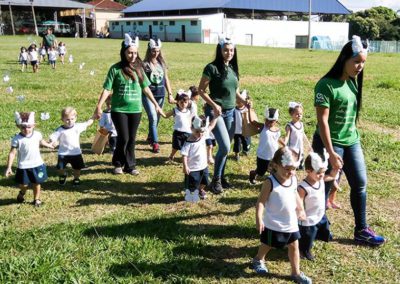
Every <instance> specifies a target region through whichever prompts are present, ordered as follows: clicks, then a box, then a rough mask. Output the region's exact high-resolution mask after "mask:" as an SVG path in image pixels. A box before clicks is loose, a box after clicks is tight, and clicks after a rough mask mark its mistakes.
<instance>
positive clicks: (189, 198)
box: [185, 189, 193, 202]
mask: <svg viewBox="0 0 400 284" xmlns="http://www.w3.org/2000/svg"><path fill="white" fill-rule="evenodd" d="M185 201H186V202H193V198H192V193H191V192H190V190H189V189H186V190H185Z"/></svg>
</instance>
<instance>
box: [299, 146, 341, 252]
mask: <svg viewBox="0 0 400 284" xmlns="http://www.w3.org/2000/svg"><path fill="white" fill-rule="evenodd" d="M327 168H328V154H327V153H326V152H325V153H324V161H323V160H322V158H321V157H320V155H319V154H317V153H313V152H312V153H310V154H309V155H308V156H307V158H306V160H305V169H306V172H307V176H306V177H305V179H304V180H303V181H302V182H301V183H300V184H299V187H298V189H297V190H298V192H299V196H300V199H301V201H302V204H304V209H305V211H306V216H307V218H306V220H304V221H300V222H299V229H300V235H301V239H300V241H299V248H300V257H301V258H305V259H308V260H314V256H313V255H312V253H311V249H312V247H313V243H314V240H315V239H318V240H321V241H324V242H328V241H330V240H332V235H331V233H330V230H329V221H328V218H327V217H326V215H325V183H324V182H325V181H332V180H334V179H335V176H336V172H333V171H331V173H330V175H329V176H328V175H325V171H326V170H327Z"/></svg>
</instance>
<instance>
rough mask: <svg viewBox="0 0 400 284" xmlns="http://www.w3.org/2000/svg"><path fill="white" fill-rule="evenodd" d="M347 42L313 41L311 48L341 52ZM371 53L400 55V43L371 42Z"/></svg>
mask: <svg viewBox="0 0 400 284" xmlns="http://www.w3.org/2000/svg"><path fill="white" fill-rule="evenodd" d="M345 44H346V41H331V40H320V39H318V40H313V41H312V44H311V47H312V48H313V49H317V50H319V49H321V50H341V49H342V47H343V45H345ZM369 51H370V52H381V53H400V41H395V40H394V41H378V40H372V41H369Z"/></svg>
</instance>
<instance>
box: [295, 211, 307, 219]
mask: <svg viewBox="0 0 400 284" xmlns="http://www.w3.org/2000/svg"><path fill="white" fill-rule="evenodd" d="M297 215H298V216H297V218H298V219H299V220H300V221H305V220H306V219H307V216H306V212H305V211H304V209H302V210H299V212H298V213H297Z"/></svg>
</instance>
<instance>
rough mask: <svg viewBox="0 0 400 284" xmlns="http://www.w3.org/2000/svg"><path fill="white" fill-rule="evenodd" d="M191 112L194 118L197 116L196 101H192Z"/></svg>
mask: <svg viewBox="0 0 400 284" xmlns="http://www.w3.org/2000/svg"><path fill="white" fill-rule="evenodd" d="M190 112H191V113H192V116H197V103H196V102H195V101H191V106H190Z"/></svg>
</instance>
